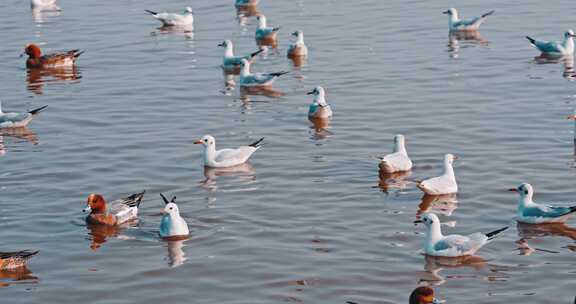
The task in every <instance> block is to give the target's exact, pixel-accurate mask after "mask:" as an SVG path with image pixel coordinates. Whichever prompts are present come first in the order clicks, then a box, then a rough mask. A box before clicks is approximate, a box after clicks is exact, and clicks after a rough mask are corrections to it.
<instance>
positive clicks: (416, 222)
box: [414, 220, 424, 224]
mask: <svg viewBox="0 0 576 304" xmlns="http://www.w3.org/2000/svg"><path fill="white" fill-rule="evenodd" d="M421 223H424V222H423V221H422V220H415V221H414V224H421Z"/></svg>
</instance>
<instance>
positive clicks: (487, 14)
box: [482, 10, 496, 18]
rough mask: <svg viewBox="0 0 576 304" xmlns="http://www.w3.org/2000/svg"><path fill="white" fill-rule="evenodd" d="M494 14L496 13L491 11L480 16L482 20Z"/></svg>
mask: <svg viewBox="0 0 576 304" xmlns="http://www.w3.org/2000/svg"><path fill="white" fill-rule="evenodd" d="M494 12H496V11H495V10H491V11H489V12H487V13H486V14H484V15H482V18H485V17H488V16H490V15H492V14H494Z"/></svg>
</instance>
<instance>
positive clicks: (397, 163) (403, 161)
mask: <svg viewBox="0 0 576 304" xmlns="http://www.w3.org/2000/svg"><path fill="white" fill-rule="evenodd" d="M405 142H406V140H405V138H404V135H402V134H398V135H395V136H394V150H393V151H392V153H391V154H388V155H385V156H384V157H381V158H379V159H380V165H379V167H380V170H381V171H382V172H383V173H394V172H401V171H410V170H411V169H412V160H411V159H410V157H409V156H408V152H406V147H405Z"/></svg>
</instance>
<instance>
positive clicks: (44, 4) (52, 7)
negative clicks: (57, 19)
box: [30, 0, 61, 11]
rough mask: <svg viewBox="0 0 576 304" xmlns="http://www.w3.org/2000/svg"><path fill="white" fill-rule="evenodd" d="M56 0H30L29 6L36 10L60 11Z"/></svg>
mask: <svg viewBox="0 0 576 304" xmlns="http://www.w3.org/2000/svg"><path fill="white" fill-rule="evenodd" d="M56 1H57V0H31V1H30V7H32V9H33V10H37V11H60V10H61V9H60V7H59V6H58V4H57V3H56Z"/></svg>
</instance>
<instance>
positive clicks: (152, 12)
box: [144, 10, 158, 16]
mask: <svg viewBox="0 0 576 304" xmlns="http://www.w3.org/2000/svg"><path fill="white" fill-rule="evenodd" d="M144 11H145V12H147V13H148V14H150V15H154V16H156V15H158V13H157V12H155V11H151V10H144Z"/></svg>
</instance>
